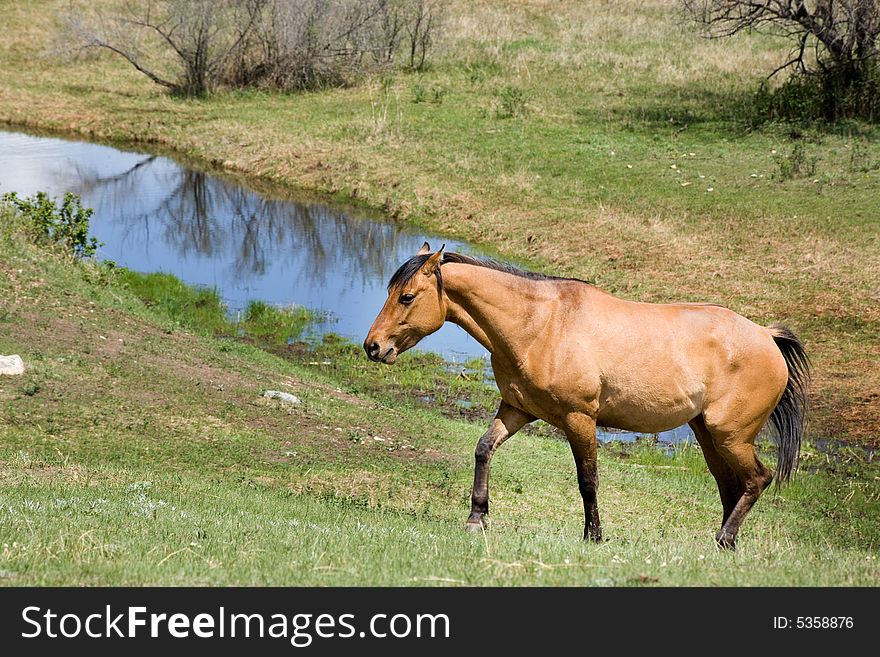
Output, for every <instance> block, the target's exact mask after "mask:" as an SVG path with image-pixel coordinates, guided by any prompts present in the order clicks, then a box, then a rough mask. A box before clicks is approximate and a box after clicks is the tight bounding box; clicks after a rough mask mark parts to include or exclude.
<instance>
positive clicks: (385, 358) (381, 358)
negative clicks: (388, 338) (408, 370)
mask: <svg viewBox="0 0 880 657" xmlns="http://www.w3.org/2000/svg"><path fill="white" fill-rule="evenodd" d="M364 351H366V352H367V358H369V359H370V360H372V361H374V362H376V363H386V364H388V365H390V364H391V363H393V362H394V361H395V360H397V359H396V356H397V354H396V353H395V349H394V347H388V348H387V349H383V348H382V346H381V345H380V344H379V343H378V342H376V341H375V340H373V341H367V342H364Z"/></svg>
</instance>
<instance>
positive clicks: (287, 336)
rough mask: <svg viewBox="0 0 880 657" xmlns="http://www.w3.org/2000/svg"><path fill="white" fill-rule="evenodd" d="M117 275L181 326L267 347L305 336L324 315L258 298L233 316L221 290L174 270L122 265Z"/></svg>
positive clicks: (119, 282)
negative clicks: (194, 284)
mask: <svg viewBox="0 0 880 657" xmlns="http://www.w3.org/2000/svg"><path fill="white" fill-rule="evenodd" d="M115 279H116V282H117V284H118V285H120V286H122V287H125V288H127V289H129V290H130V291H131V292H132V293H133V294H134V295H135V296H136V297H138V298H139V299H140V300H141V301H143V302H144V303H145V304H146V305H148V306H150V307H155V308H157V309H159V311H160V312H161V313H162V314H163V315H164V316H166V317H167V318H168V319H169V320H171V322H172V323H174V324H176V325H178V326H183V327H186V328H188V329H191V330H194V331H199V332H202V333H204V334H206V335H212V336H215V337H232V336H244V337H247V338H248V339H250V340H251V341H253V342H255V343H256V344H259V345H262V346H266V347H276V348H278V347H283V346H285V345H287V344H288V343H289V342H291V341H293V340H296V339H298V338H300V337H302V336H303V334H304V333H305V332H306V330H307V329H308V328H309V327H310V326H311V325H312V324H313V323H314V322H315V321H317V320H318V319H319V318H320V313H317V312H314V311H310V310H308V309H307V308H303V307H300V306H296V307H290V308H279V307H276V306H272V305H269V304H267V303H265V302H263V301H259V300H257V301H251V302H250V303H249V304H248V305H247V308H245V311H244V313H243V314H242V316H241V317H240V318H238V319H235V320H233V319H231V318H230V316H229V309H228V308H227V307H226V306H225V304H224V303H223V301H222V299H221V298H220V295H219V294H218V293H217V290H214V289H205V288H196V287H191V286H188V285H185V284H184V283H182V282H181V281H180V280H179V279H177V278H175V277H174V276H172V275H171V274H166V273H152V274H143V273H140V272H135V271H131V270H126V269H122V270H120V271H119V272H118V273H117V274H116V275H115Z"/></svg>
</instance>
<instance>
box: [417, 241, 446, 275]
mask: <svg viewBox="0 0 880 657" xmlns="http://www.w3.org/2000/svg"><path fill="white" fill-rule="evenodd" d="M445 248H446V245H445V244H444V245H443V246H441V247H440V249H438V251H437V253H435V254H433V255H432V256H431V257H430V258H428V259H427V260H425V264H424V265H422V273H423V274H424V275H425V276H431V275H432V274H433V273H434V272H436V271H437V269H438V268H439V267H440V264H441V263H442V262H443V249H445Z"/></svg>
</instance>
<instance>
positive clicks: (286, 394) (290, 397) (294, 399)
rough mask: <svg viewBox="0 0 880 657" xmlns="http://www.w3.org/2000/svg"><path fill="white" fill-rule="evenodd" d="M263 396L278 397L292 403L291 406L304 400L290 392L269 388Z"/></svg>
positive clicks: (284, 401) (282, 400) (286, 402)
mask: <svg viewBox="0 0 880 657" xmlns="http://www.w3.org/2000/svg"><path fill="white" fill-rule="evenodd" d="M263 397H266V398H267V399H277V400H278V401H280V402H283V403H285V404H290V405H291V406H296V405H298V404H301V403H302V400H301V399H300V398H299V397H297V396H296V395H291V394H290V393H289V392H281V391H280V390H267V391H266V392H264V393H263Z"/></svg>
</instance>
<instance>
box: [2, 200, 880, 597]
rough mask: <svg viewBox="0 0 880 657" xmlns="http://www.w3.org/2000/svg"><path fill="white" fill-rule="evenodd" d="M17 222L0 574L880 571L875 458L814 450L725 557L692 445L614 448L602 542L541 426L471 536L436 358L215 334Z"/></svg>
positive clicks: (301, 578)
mask: <svg viewBox="0 0 880 657" xmlns="http://www.w3.org/2000/svg"><path fill="white" fill-rule="evenodd" d="M0 219H3V221H2V222H0V298H2V299H4V305H3V306H2V308H0V353H4V354H8V353H19V354H21V355H22V357H23V358H24V360H25V362H26V364H27V367H28V369H27V372H26V373H25V375H23V376H22V377H15V378H12V377H10V378H3V379H0V582H2V583H3V584H6V585H12V586H19V585H50V584H53V585H68V586H69V585H100V584H104V585H123V584H130V585H157V584H168V585H207V584H212V585H241V584H257V585H321V584H326V585H343V584H346V585H350V584H363V585H378V584H388V585H405V586H412V585H419V586H421V585H456V584H468V585H516V586H520V585H576V586H584V585H587V586H593V585H595V586H606V585H614V586H629V585H632V586H646V585H661V586H662V585H667V586H679V585H694V586H714V585H736V586H769V585H780V586H781V585H791V586H816V585H830V586H876V585H877V584H878V583H880V568H878V565H877V561H876V555H877V544H878V539H880V534H878V532H880V522H878V518H880V484H878V481H880V479H878V472H877V467H876V464H874V463H872V462H871V461H870V460H869V459H868V458H867V456H865V455H863V454H859V453H857V452H851V453H848V457H847V459H846V460H844V461H841V462H837V461H832V462H829V463H827V464H826V463H824V462H823V455H822V454H820V453H818V452H816V451H815V450H813V449H807V450H806V451H805V454H804V456H805V458H804V466H805V467H804V468H803V469H802V472H801V473H799V475H798V476H797V477H796V479H795V481H794V482H793V484H792V485H790V486H789V487H786V488H785V489H783V490H782V491H780V492H776V491H774V490H772V489H771V490H768V492H767V493H766V494H765V495H764V496H763V497H762V499H761V500H760V501H759V503H758V505H757V506H756V508H755V509H754V510H753V511H752V513H751V514H750V516H749V518H748V520H747V522H746V523H745V525H744V528H743V530H742V532H741V534H740V537H739V542H738V550H737V552H736V553H732V554H731V553H722V552H718V551H716V549H715V547H714V542H713V536H714V532H715V530H716V529H717V524H718V523H719V521H720V511H721V509H720V502H719V500H718V496H717V491H716V490H715V484H714V482H713V480H712V478H711V476H710V475H709V473H708V471H707V469H706V466H705V464H704V463H703V460H702V455H701V454H700V452H699V450H698V449H697V448H695V447H693V446H682V447H680V448H678V449H677V450H676V451H675V452H674V453H672V454H669V455H666V454H664V453H663V452H661V451H659V450H656V449H653V448H650V447H646V446H642V445H636V446H634V447H624V446H620V445H614V446H608V447H603V448H601V449H600V457H599V460H600V473H601V484H600V498H599V500H600V512H601V514H602V519H603V525H604V527H603V528H604V531H605V535H606V538H607V541H606V542H604V543H602V544H600V545H592V544H584V543H583V542H582V541H581V538H580V537H581V534H582V520H583V519H582V507H581V502H580V498H579V494H578V491H577V484H576V479H575V473H574V467H573V463H572V459H571V455H570V453H569V449H568V446H567V444H565V443H564V442H563V441H561V440H558V439H557V438H554V437H553V436H552V435H550V434H549V433H548V432H545V431H536V432H532V433H524V434H523V435H521V436H517V437H515V438H514V439H512V440H510V441H508V443H507V444H505V446H504V448H503V449H501V450H500V451H499V452H498V454H497V455H496V457H495V460H494V462H493V468H492V482H491V487H492V515H491V522H492V524H491V527H490V530H489V531H488V532H486V533H485V534H479V535H471V534H467V533H465V532H464V531H463V529H462V525H463V522H464V520H465V518H466V516H467V512H468V509H469V491H470V485H471V480H472V472H473V470H472V468H473V457H472V454H473V448H474V445H475V442H476V439H477V438H478V436H479V435H480V433H482V431H483V429H484V427H485V423H484V422H481V423H473V422H470V421H467V420H466V419H462V418H455V417H447V416H445V415H444V414H442V413H441V412H439V410H438V408H437V407H435V406H434V405H430V406H427V407H426V406H425V405H424V404H420V403H418V402H417V401H415V398H416V396H417V395H416V394H415V392H416V390H417V388H418V387H419V386H421V385H422V383H423V382H424V380H429V381H431V380H433V381H441V382H442V381H443V375H442V374H439V373H438V371H439V370H440V368H438V367H434V366H433V365H435V364H434V363H432V362H431V361H430V360H429V357H425V359H426V360H424V361H422V362H421V364H422V365H423V366H424V367H423V368H422V369H423V370H424V372H423V373H422V374H421V375H420V376H422V377H425V379H423V380H419V379H418V378H417V375H416V374H415V372H412V373H410V374H408V375H406V376H404V377H401V378H400V379H398V380H397V386H396V387H395V386H394V385H388V384H383V385H376V386H373V387H370V386H369V385H368V384H367V380H368V378H369V372H368V371H367V370H366V369H363V370H361V371H359V367H358V366H364V367H366V366H367V363H366V361H365V360H360V361H356V360H355V359H354V355H353V353H350V354H348V353H347V350H348V349H351V347H345V346H344V345H341V344H339V343H335V342H334V341H332V340H331V341H329V342H328V344H327V345H324V347H323V348H324V349H325V351H324V352H320V351H319V352H318V353H319V354H320V355H316V356H314V357H315V358H321V359H322V360H320V361H315V362H321V363H323V362H324V360H323V359H324V358H325V357H329V358H333V359H334V360H331V365H321V366H312V365H309V364H308V363H304V362H298V361H297V360H296V359H290V358H280V357H279V356H278V355H276V354H274V353H270V352H269V351H266V350H263V349H259V348H257V347H256V346H255V345H254V344H252V343H251V342H248V341H243V340H229V339H218V338H215V337H211V336H210V335H209V332H208V331H204V330H195V329H187V328H185V327H184V326H182V325H181V324H180V323H179V322H175V321H173V320H172V319H171V316H170V315H169V314H168V311H167V309H165V308H164V307H163V306H162V305H160V304H153V305H147V304H145V303H144V302H143V301H142V300H141V298H140V297H139V295H138V294H136V293H135V292H134V290H133V289H132V287H131V285H130V281H129V278H128V276H127V275H126V274H124V273H119V272H115V271H113V270H110V271H107V268H106V267H103V266H97V265H95V264H94V263H90V262H88V261H86V262H76V261H74V260H72V259H71V258H70V257H69V256H66V255H64V254H60V253H58V252H55V251H46V250H41V249H37V248H36V247H34V246H32V245H31V244H30V243H29V241H28V238H27V237H26V236H25V233H24V232H23V231H22V230H21V224H20V222H18V221H16V220H13V218H11V217H10V216H9V208H5V209H3V210H2V212H0ZM333 354H336V356H333ZM340 354H344V355H340ZM373 371H374V372H375V374H376V376H377V377H378V376H394V375H392V374H390V373H391V372H394V371H395V368H378V367H375V369H374V370H373ZM447 376H451V377H452V381H447V382H446V383H443V384H442V385H446V386H448V388H449V390H455V394H460V393H463V392H465V391H466V390H468V389H469V388H468V387H465V388H464V389H462V390H459V389H456V388H455V386H456V385H462V384H458V383H457V382H456V377H457V379H458V380H461V381H463V382H464V383H470V382H468V381H467V380H465V379H462V378H461V377H460V376H457V375H454V374H451V375H447ZM267 388H272V389H282V390H287V391H290V392H292V393H294V394H296V395H297V396H298V397H299V398H300V399H301V403H300V404H299V405H297V406H293V407H291V406H286V405H284V404H282V403H279V402H276V401H272V400H267V399H264V398H263V397H262V396H261V394H262V391H263V390H265V389H267Z"/></svg>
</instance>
